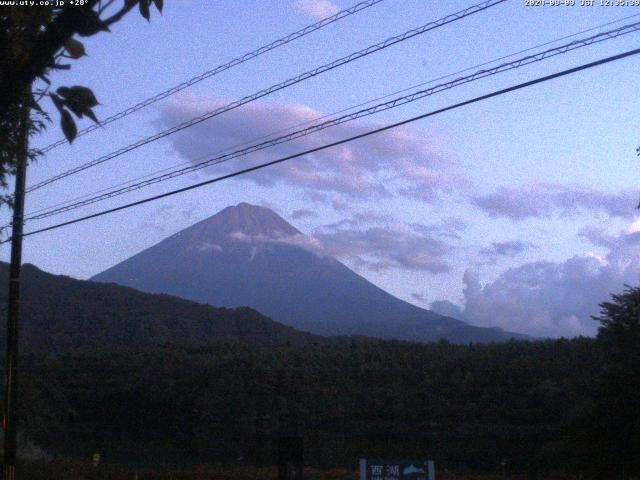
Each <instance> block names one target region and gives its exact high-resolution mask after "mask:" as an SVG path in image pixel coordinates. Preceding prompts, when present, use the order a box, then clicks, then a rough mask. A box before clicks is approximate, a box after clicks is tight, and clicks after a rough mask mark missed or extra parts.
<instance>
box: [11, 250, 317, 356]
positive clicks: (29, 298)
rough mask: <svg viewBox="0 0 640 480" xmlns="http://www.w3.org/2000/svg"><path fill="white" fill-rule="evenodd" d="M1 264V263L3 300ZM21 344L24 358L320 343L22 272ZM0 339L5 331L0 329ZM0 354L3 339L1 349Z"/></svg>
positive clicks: (150, 297) (110, 287)
mask: <svg viewBox="0 0 640 480" xmlns="http://www.w3.org/2000/svg"><path fill="white" fill-rule="evenodd" d="M8 274H9V268H8V265H7V264H6V263H4V262H0V281H1V282H2V286H3V288H2V290H1V293H0V302H2V303H4V302H5V301H6V295H7V294H6V285H7V279H8ZM21 311H22V318H21V320H20V322H21V323H20V344H21V348H22V349H23V351H27V352H63V351H69V350H86V351H94V352H95V351H106V350H111V349H117V348H121V347H152V346H159V345H166V344H176V345H184V346H198V345H200V346H202V345H210V344H213V343H218V342H241V343H244V344H246V345H248V346H275V345H281V344H284V343H287V342H289V343H291V344H295V345H299V344H303V343H306V342H308V341H311V340H314V339H319V338H320V337H315V336H314V335H311V334H307V333H303V332H299V331H297V330H295V329H293V328H291V327H287V326H284V325H281V324H279V323H277V322H274V321H273V320H271V319H269V318H267V317H265V316H264V315H262V314H260V313H258V312H256V311H255V310H253V309H250V308H235V309H228V308H214V307H211V306H209V305H202V304H199V303H196V302H192V301H188V300H183V299H180V298H177V297H172V296H169V295H154V294H148V293H142V292H139V291H137V290H134V289H132V288H128V287H122V286H118V285H114V284H104V283H94V282H87V281H82V280H76V279H73V278H70V277H66V276H61V275H51V274H49V273H46V272H43V271H42V270H39V269H38V268H36V267H35V266H33V265H30V264H26V265H25V266H24V268H23V282H22V310H21ZM0 325H1V326H0V334H1V335H2V338H4V336H5V329H6V326H5V324H4V322H0ZM0 345H2V347H0V348H2V349H4V340H2V341H1V342H0Z"/></svg>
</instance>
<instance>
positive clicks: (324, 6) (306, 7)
mask: <svg viewBox="0 0 640 480" xmlns="http://www.w3.org/2000/svg"><path fill="white" fill-rule="evenodd" d="M294 7H295V9H296V10H297V11H299V12H300V13H304V14H305V15H309V16H310V17H314V18H317V19H318V20H321V19H323V18H325V17H330V16H331V15H334V14H336V13H338V11H339V10H340V9H339V8H338V7H337V6H336V5H335V4H333V3H332V2H330V1H329V0H296V1H295V3H294Z"/></svg>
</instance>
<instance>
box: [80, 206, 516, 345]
mask: <svg viewBox="0 0 640 480" xmlns="http://www.w3.org/2000/svg"><path fill="white" fill-rule="evenodd" d="M92 280H94V281H99V282H113V283H118V284H120V285H125V286H129V287H133V288H136V289H139V290H142V291H146V292H151V293H168V294H171V295H176V296H178V297H182V298H185V299H189V300H195V301H197V302H201V303H208V304H210V305H213V306H217V307H239V306H247V307H252V308H254V309H256V310H258V311H259V312H261V313H263V314H265V315H267V316H269V317H271V318H272V319H274V320H276V321H278V322H281V323H283V324H285V325H289V326H292V327H294V328H297V329H300V330H304V331H308V332H312V333H316V334H320V335H367V336H371V337H379V338H391V339H402V340H411V341H422V342H424V341H432V340H437V339H447V340H450V341H452V342H469V341H476V342H486V341H500V340H507V339H509V338H512V337H518V336H519V335H517V334H511V333H509V332H505V331H503V330H500V329H497V328H496V329H494V328H480V327H474V326H471V325H468V324H466V323H464V322H462V321H460V320H456V319H453V318H450V317H444V316H442V315H438V314H436V313H434V312H431V311H429V310H425V309H422V308H418V307H416V306H414V305H411V304H410V303H407V302H405V301H403V300H400V299H398V298H396V297H394V296H392V295H390V294H389V293H387V292H385V291H384V290H382V289H380V288H378V287H377V286H375V285H374V284H372V283H371V282H369V281H368V280H366V279H365V278H363V277H361V276H360V275H358V274H356V273H355V272H353V271H352V270H350V269H349V268H347V267H346V266H345V265H344V264H342V263H340V262H339V261H338V260H336V259H335V258H332V257H330V256H327V255H324V254H323V253H322V252H321V251H319V250H318V249H317V248H314V247H313V242H311V241H310V239H309V237H306V236H305V235H303V234H302V233H301V232H300V231H298V230H297V229H296V228H294V227H293V226H292V225H290V224H289V223H287V222H286V221H285V220H284V219H283V218H282V217H280V216H279V215H277V214H276V213H275V212H273V211H272V210H269V209H268V208H264V207H258V206H254V205H249V204H247V203H241V204H239V205H237V206H232V207H227V208H225V209H224V210H222V211H221V212H219V213H217V214H216V215H214V216H212V217H210V218H208V219H206V220H203V221H201V222H199V223H196V224H195V225H192V226H191V227H189V228H186V229H184V230H182V231H180V232H178V233H176V234H175V235H172V236H170V237H168V238H166V239H164V240H163V241H161V242H160V243H158V244H156V245H154V246H152V247H150V248H148V249H146V250H144V251H142V252H140V253H138V254H137V255H134V256H133V257H131V258H129V259H127V260H125V261H123V262H122V263H119V264H118V265H115V266H114V267H112V268H109V269H108V270H106V271H104V272H102V273H100V274H98V275H96V276H95V277H93V278H92Z"/></svg>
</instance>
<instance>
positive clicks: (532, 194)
mask: <svg viewBox="0 0 640 480" xmlns="http://www.w3.org/2000/svg"><path fill="white" fill-rule="evenodd" d="M638 194H639V192H638V191H637V190H626V191H623V192H621V193H619V194H610V193H605V192H602V191H599V190H595V189H592V188H587V187H582V186H576V185H569V186H566V185H555V184H538V185H533V186H530V187H526V188H522V189H516V188H511V187H500V188H499V189H497V190H496V191H495V192H494V193H490V194H485V195H477V196H474V197H472V198H471V201H472V203H473V204H475V205H476V206H478V207H479V208H481V209H482V210H484V211H485V212H486V213H488V214H489V215H490V216H491V217H506V218H510V219H512V220H524V219H526V218H528V217H541V218H549V217H551V216H552V215H554V214H561V215H565V216H572V215H577V214H580V213H589V212H596V211H598V212H603V213H606V214H608V215H610V216H612V217H621V218H631V217H633V216H634V215H635V213H636V204H637V201H638Z"/></svg>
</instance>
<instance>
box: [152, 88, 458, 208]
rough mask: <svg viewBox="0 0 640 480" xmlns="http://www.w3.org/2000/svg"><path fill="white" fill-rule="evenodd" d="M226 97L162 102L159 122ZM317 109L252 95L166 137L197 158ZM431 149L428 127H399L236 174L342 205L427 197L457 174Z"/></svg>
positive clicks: (324, 140) (340, 134)
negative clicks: (260, 99)
mask: <svg viewBox="0 0 640 480" xmlns="http://www.w3.org/2000/svg"><path fill="white" fill-rule="evenodd" d="M226 103H227V102H225V101H222V100H220V99H215V98H207V97H183V98H182V99H180V100H176V101H174V102H172V103H170V104H169V105H167V106H165V107H164V108H162V109H161V118H160V122H161V123H162V125H163V127H166V126H173V125H175V124H178V123H180V122H182V121H184V120H186V119H189V118H192V117H195V116H198V115H201V114H203V113H204V112H207V111H210V110H213V109H214V108H216V107H219V106H221V105H225V104H226ZM321 115H322V113H321V112H318V111H315V110H313V109H311V108H309V107H307V106H305V105H300V104H290V103H278V102H252V103H250V104H248V105H245V106H243V107H242V108H239V109H237V110H232V111H230V112H226V113H225V114H224V115H223V117H221V118H213V119H211V120H208V121H206V122H203V123H200V124H198V125H195V126H194V127H192V128H188V129H185V130H183V131H181V132H179V133H177V134H176V135H174V136H172V141H173V145H174V148H175V149H176V150H177V152H178V153H180V154H181V155H182V156H183V157H185V158H186V159H188V160H191V161H193V162H197V161H199V160H201V159H202V158H203V155H205V154H207V153H209V152H216V151H222V150H225V149H227V151H230V150H228V149H230V148H232V147H234V146H237V145H243V146H246V145H247V144H248V143H247V142H251V141H252V140H254V139H255V138H258V137H263V136H266V135H269V134H270V133H272V132H273V131H274V130H277V129H282V128H288V127H292V126H295V125H300V124H301V123H305V122H307V123H306V125H307V126H308V125H309V123H308V122H311V121H313V120H314V119H316V118H317V117H319V116H321ZM375 126H376V125H375V124H367V123H364V122H358V121H354V122H349V123H346V124H343V125H339V126H335V127H331V128H328V129H326V130H323V131H321V132H317V133H314V134H313V135H309V136H306V137H302V138H299V139H296V140H293V141H291V142H287V143H284V144H281V145H278V146H276V147H272V148H269V149H266V150H263V151H261V152H256V153H253V154H251V155H250V156H249V157H243V158H241V159H236V160H234V161H232V162H226V163H224V164H221V165H217V166H215V167H211V168H209V169H208V172H209V173H210V174H221V173H227V172H229V171H231V170H235V169H238V168H240V167H246V166H248V165H253V164H255V163H257V162H264V161H269V160H274V159H277V158H280V157H282V156H286V155H291V154H293V153H298V152H301V151H305V150H308V149H312V148H315V147H319V146H321V145H324V144H328V143H332V142H336V141H338V140H341V139H344V138H347V137H351V136H354V135H357V134H359V133H363V132H365V131H367V130H369V129H371V128H374V127H375ZM235 149H236V148H233V150H235ZM437 150H438V149H437V147H436V141H435V140H433V138H432V136H431V135H430V134H429V133H428V132H427V131H424V130H414V129H409V128H398V129H394V130H390V131H386V132H383V133H380V134H378V135H373V136H371V137H367V138H363V139H360V140H356V141H353V142H350V143H348V144H343V145H340V146H336V147H333V148H330V149H327V150H323V151H319V152H316V153H313V154H309V155H307V156H305V157H299V158H296V159H293V160H291V161H288V162H285V163H282V164H279V165H277V166H273V167H268V168H265V169H262V170H259V171H255V172H251V173H250V174H247V175H243V176H241V177H238V179H237V180H239V181H243V182H252V183H254V184H257V185H260V186H264V187H272V186H282V185H285V186H291V187H296V188H302V189H303V190H304V192H305V193H306V195H307V196H308V197H309V198H311V199H313V200H315V201H321V202H323V203H325V204H332V205H333V206H334V207H335V208H336V209H337V210H342V211H346V210H348V205H350V204H353V203H354V202H364V201H367V200H370V199H383V198H390V197H394V196H400V197H404V198H412V199H416V200H419V201H423V202H434V201H435V200H436V199H437V198H438V196H439V195H440V194H441V193H442V192H446V191H450V190H451V189H452V187H453V186H454V185H455V184H456V181H457V179H456V177H455V176H454V175H453V174H452V173H450V172H451V165H452V164H451V162H450V161H448V160H447V159H445V158H443V157H442V156H441V155H440V154H438V153H437ZM211 156H215V155H211ZM209 158H210V157H209Z"/></svg>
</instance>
